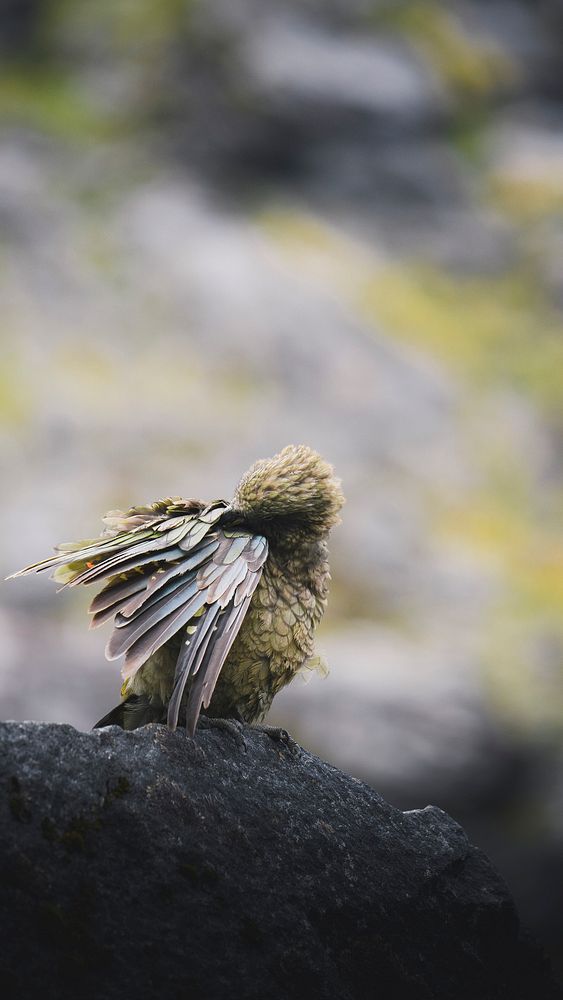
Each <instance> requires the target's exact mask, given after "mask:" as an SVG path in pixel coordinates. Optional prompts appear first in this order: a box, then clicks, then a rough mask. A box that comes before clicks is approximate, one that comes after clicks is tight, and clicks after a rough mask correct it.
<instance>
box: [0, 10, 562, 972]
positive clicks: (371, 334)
mask: <svg viewBox="0 0 563 1000" xmlns="http://www.w3.org/2000/svg"><path fill="white" fill-rule="evenodd" d="M0 15H1V21H2V26H1V31H0V56H1V66H0V129H1V136H2V142H1V146H0V227H1V231H2V244H1V250H0V295H1V300H2V304H1V315H2V324H1V330H0V338H1V358H2V364H1V372H0V458H1V462H2V475H1V483H2V487H3V490H2V498H1V508H0V512H1V517H0V532H1V541H0V560H1V566H0V570H1V575H2V577H3V576H4V575H6V574H7V573H8V572H11V571H13V570H14V569H16V568H19V567H20V566H22V565H23V564H24V563H26V562H30V561H33V560H35V559H36V558H39V557H42V556H46V555H48V554H49V553H50V551H51V548H52V546H53V545H54V543H56V542H58V541H62V540H69V539H74V538H83V537H89V536H92V535H95V534H96V533H97V531H98V530H100V529H101V523H100V521H99V516H100V514H101V513H102V512H104V511H105V510H107V509H109V508H115V507H119V506H129V505H130V504H131V503H144V502H148V501H152V500H153V499H156V498H157V497H161V496H169V495H170V494H180V495H184V496H188V497H189V496H194V495H195V496H202V497H204V498H207V499H211V498H214V497H216V496H227V497H228V496H230V494H231V491H232V489H233V487H234V485H235V483H236V481H237V479H238V477H239V476H240V474H241V473H242V472H243V471H244V470H245V468H246V467H247V466H248V465H249V464H250V463H251V462H252V461H253V460H254V459H256V458H258V457H264V456H268V455H270V454H272V453H274V452H275V451H277V450H278V449H279V448H280V447H282V446H283V445H285V444H287V443H289V442H295V443H300V442H305V443H307V444H310V445H312V446H314V447H315V448H317V449H318V450H319V451H321V452H322V454H323V455H325V456H326V457H327V458H328V459H330V460H331V461H332V462H333V463H334V465H335V466H336V469H337V471H338V473H339V474H340V475H341V476H342V479H343V482H344V489H345V493H346V496H347V498H348V503H347V506H346V508H345V510H344V519H343V523H342V525H341V527H339V528H338V529H337V530H336V531H335V532H334V536H333V540H332V546H331V549H332V566H333V587H332V594H331V601H330V608H329V612H328V613H327V615H326V619H325V622H324V624H323V626H322V630H321V632H320V635H319V647H320V649H321V651H322V652H323V653H324V654H325V656H326V658H327V660H328V663H329V665H330V670H331V673H330V676H329V678H328V679H326V680H322V679H320V678H319V677H316V676H315V677H312V678H311V680H310V682H309V683H308V684H306V685H305V684H303V683H302V682H301V681H300V680H299V679H297V680H296V681H295V682H294V684H293V685H292V686H291V687H290V688H289V689H288V690H287V691H286V692H284V693H283V694H282V695H280V696H279V697H278V699H277V701H276V704H275V707H274V710H273V711H272V714H271V719H272V721H275V722H276V723H279V724H283V725H284V726H287V727H288V728H289V729H290V730H291V731H292V732H293V733H294V735H295V736H296V737H297V738H298V739H299V740H301V741H302V742H303V743H304V744H305V746H307V747H309V748H311V749H312V750H314V751H315V752H316V753H318V754H320V755H321V756H322V757H324V758H326V759H328V760H330V761H332V762H334V763H335V764H336V765H338V766H340V767H342V768H344V769H345V770H346V771H348V772H350V773H352V774H354V775H359V776H360V777H362V778H364V779H365V780H366V781H368V782H370V783H371V784H372V785H373V786H374V787H375V788H377V789H378V790H379V791H380V792H381V793H383V794H384V795H385V796H386V797H387V798H388V799H389V800H390V801H391V802H393V803H395V804H397V805H399V806H401V807H402V808H415V807H418V806H424V805H426V804H427V803H429V802H432V803H436V804H438V805H440V806H441V807H443V808H444V809H447V810H448V811H450V812H451V813H452V814H453V815H454V816H455V817H456V818H457V819H458V820H459V821H460V822H461V823H463V824H464V826H465V827H466V829H467V830H468V832H469V834H470V836H471V837H472V838H473V839H474V841H475V842H476V843H477V844H478V845H479V846H481V847H482V848H483V849H484V850H485V851H486V852H487V853H488V854H489V855H490V857H491V858H492V859H493V860H494V862H495V863H496V865H497V866H498V867H499V869H500V870H501V872H502V873H503V874H504V875H505V877H506V879H507V881H508V883H509V885H510V886H511V888H512V891H513V892H514V894H515V896H516V899H517V902H518V904H519V907H520V911H521V913H522V916H523V918H524V920H525V922H526V923H527V924H528V926H529V927H530V928H531V929H532V931H533V932H534V933H535V934H536V935H537V936H538V937H539V938H540V940H541V941H543V943H544V945H545V947H546V948H547V949H548V951H549V952H550V953H551V955H552V957H553V958H554V960H555V962H556V963H558V964H559V969H560V971H561V970H563V947H562V946H563V662H562V652H563V619H562V611H563V575H562V564H563V541H562V534H561V532H560V528H561V525H562V518H561V515H562V512H563V479H562V466H561V443H562V432H563V409H562V397H563V349H562V337H563V266H562V265H563V129H562V125H563V74H562V73H561V66H562V59H563V5H562V4H561V3H560V2H558V0H551V2H550V0H544V2H543V3H538V2H535V3H532V2H529V3H526V2H524V0H521V2H518V0H513V2H508V0H498V2H497V0H483V2H477V0H471V2H470V0H467V2H457V0H452V2H450V3H449V4H448V5H444V4H441V3H438V2H434V0H403V2H401V0H388V2H385V0H324V2H321V0H300V2H297V0H205V2H204V0H200V2H197V0H117V2H116V0H97V2H96V3H88V2H86V0H2V2H1V4H0ZM91 596H92V595H91V593H90V592H89V591H87V590H85V591H84V592H83V593H81V592H77V591H67V592H65V594H64V596H61V597H59V598H58V599H57V597H56V595H55V588H54V586H53V585H52V584H49V583H48V582H47V581H46V580H45V579H44V578H40V579H35V578H33V579H26V580H25V581H17V582H14V583H10V584H9V585H8V584H6V585H3V586H2V587H1V588H0V623H1V629H2V642H1V645H0V694H1V702H2V707H1V715H2V717H4V718H12V719H43V720H52V721H57V722H70V723H72V724H73V725H75V726H77V727H78V728H83V729H88V728H89V727H90V726H91V725H92V723H93V722H94V721H95V720H96V719H97V718H98V717H99V716H100V715H102V714H103V713H104V712H106V711H107V710H108V709H109V708H111V707H112V706H113V705H114V704H115V703H116V701H117V699H118V697H119V687H120V680H119V676H118V675H117V672H116V664H115V663H113V664H109V663H107V662H106V661H105V660H104V656H103V647H104V644H105V641H106V638H107V635H106V634H105V630H101V631H99V632H88V631H87V628H86V625H87V618H86V614H85V611H86V606H87V604H88V602H89V600H90V598H91Z"/></svg>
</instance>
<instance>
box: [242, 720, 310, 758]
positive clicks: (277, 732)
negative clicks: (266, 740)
mask: <svg viewBox="0 0 563 1000" xmlns="http://www.w3.org/2000/svg"><path fill="white" fill-rule="evenodd" d="M252 728H253V729H255V730H257V731H258V732H259V733H266V736H269V737H270V739H271V740H275V742H276V743H281V744H282V746H283V747H284V749H285V750H288V751H289V753H290V754H291V756H292V757H298V756H299V754H300V753H301V747H300V746H299V743H297V742H296V741H295V740H294V739H293V736H290V735H289V733H288V731H287V729H282V728H280V727H279V726H253V727H252Z"/></svg>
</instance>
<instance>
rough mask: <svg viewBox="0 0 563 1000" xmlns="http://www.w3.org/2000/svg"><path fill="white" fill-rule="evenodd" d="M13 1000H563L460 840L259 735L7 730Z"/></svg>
mask: <svg viewBox="0 0 563 1000" xmlns="http://www.w3.org/2000/svg"><path fill="white" fill-rule="evenodd" d="M0 735H1V742H0V765H1V771H2V778H1V781H2V790H3V795H2V803H1V807H0V808H1V814H0V829H1V837H2V858H1V878H2V893H1V896H0V898H1V908H2V928H1V934H2V944H3V947H2V956H1V966H0V974H1V977H2V983H3V986H4V996H8V995H14V996H18V997H26V996H31V995H34V996H35V995H36V994H37V993H39V992H40V993H41V996H43V997H53V998H54V997H56V998H57V1000H62V998H65V997H73V998H74V997H76V996H80V997H83V998H90V997H92V998H93V997H103V998H104V1000H110V998H112V997H116V998H117V997H120V998H121V997H124V996H131V997H135V998H144V997H147V998H148V997H154V996H158V997H163V998H167V997H174V998H176V997H180V996H182V997H190V998H194V997H205V998H206V1000H213V998H223V997H225V998H239V997H240V998H244V1000H252V998H259V997H260V998H262V997H265V996H267V997H269V998H272V1000H275V998H286V997H287V998H290V997H291V998H296V997H297V998H298V997H301V996H307V997H310V998H315V997H318V998H339V1000H340V998H342V1000H344V998H356V997H357V998H362V1000H364V998H367V997H372V996H374V997H375V996H377V997H378V998H381V1000H382V998H390V1000H397V998H399V1000H400V998H403V997H405V998H416V1000H422V998H428V1000H430V998H442V997H443V998H444V1000H445V998H447V1000H452V998H453V997H455V998H456V1000H464V998H467V1000H469V998H471V1000H473V998H476V997H479V998H480V1000H487V998H491V1000H492V998H495V1000H500V998H504V997H506V998H507V1000H508V998H510V1000H513V998H515V997H518V998H519V1000H525V998H527V997H530V998H531V997H534V1000H539V998H548V997H554V996H556V995H557V994H556V990H555V987H554V986H553V985H552V984H551V980H550V974H549V971H548V969H547V967H546V965H545V963H544V961H543V959H542V958H541V956H540V955H539V953H538V952H537V951H536V949H535V946H534V945H532V944H530V943H529V942H528V941H526V940H525V939H523V938H522V936H521V933H520V929H519V923H518V918H517V915H516V911H515V908H514V904H513V902H512V900H511V897H510V895H509V893H508V891H507V889H506V887H505V885H504V883H503V882H502V880H501V879H500V877H499V876H498V875H497V874H496V872H495V871H494V869H493V868H492V866H491V864H490V862H489V861H488V860H487V858H486V857H485V856H484V855H483V854H482V853H481V852H480V851H479V850H478V849H476V848H475V847H473V846H472V845H471V844H470V843H469V842H468V840H467V837H466V835H465V833H464V831H463V830H462V828H461V827H460V826H458V825H457V824H456V823H455V822H454V821H453V820H452V819H450V818H449V817H448V816H447V815H446V814H445V813H443V812H441V810H439V809H437V808H435V807H427V808H426V809H422V810H417V811H414V812H406V813H403V812H401V811H399V810H398V809H395V808H393V807H392V806H390V805H388V804H387V803H386V802H385V801H384V800H383V799H382V798H381V797H380V796H379V795H378V794H377V793H376V792H375V791H373V790H372V789H370V788H368V787H367V786H366V785H364V784H363V783H361V782H360V781H358V780H357V779H353V778H350V777H348V776H346V775H344V774H342V773H341V772H339V771H337V770H335V769H334V768H332V767H330V766H329V765H328V764H325V763H323V762H322V761H320V760H318V759H317V758H315V757H313V756H312V755H310V754H308V753H306V752H300V753H299V754H298V755H297V756H294V755H292V753H291V752H290V750H289V749H288V748H286V747H285V745H284V744H277V743H274V742H273V741H272V740H271V739H270V738H269V737H268V736H266V735H265V734H261V733H258V732H255V731H252V730H250V729H246V730H245V731H244V738H245V741H246V749H245V748H243V747H242V746H240V745H239V744H238V743H237V741H236V740H235V739H234V738H233V737H232V735H231V734H229V733H226V732H218V731H217V730H204V731H203V732H201V733H200V734H199V735H198V738H197V740H196V741H195V742H194V741H189V740H187V739H186V738H185V736H184V734H183V733H182V732H178V733H170V732H169V731H168V730H167V729H165V728H164V727H160V726H148V727H146V728H145V729H143V730H141V731H138V732H135V733H129V734H126V733H123V732H122V731H121V730H118V729H115V728H111V729H106V730H101V731H97V732H94V733H89V734H85V733H79V732H77V731H76V730H74V729H73V728H72V727H70V726H66V725H65V726H58V725H49V724H45V723H4V724H2V725H1V726H0Z"/></svg>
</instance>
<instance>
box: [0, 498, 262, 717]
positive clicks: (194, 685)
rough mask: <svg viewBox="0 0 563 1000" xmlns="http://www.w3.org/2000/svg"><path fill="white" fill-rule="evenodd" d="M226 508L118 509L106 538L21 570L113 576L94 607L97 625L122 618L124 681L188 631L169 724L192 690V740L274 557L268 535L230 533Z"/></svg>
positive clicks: (116, 631)
mask: <svg viewBox="0 0 563 1000" xmlns="http://www.w3.org/2000/svg"><path fill="white" fill-rule="evenodd" d="M227 508H228V505H227V504H226V503H225V501H214V502H213V503H211V504H209V505H208V506H207V507H205V508H204V506H203V504H201V503H199V501H190V500H188V501H186V500H181V499H179V498H177V497H175V498H171V499H169V500H163V501H157V502H156V503H154V504H152V505H151V506H150V507H132V508H130V510H129V511H126V512H123V511H110V513H109V514H107V515H106V517H105V518H104V521H105V523H106V533H105V534H104V535H102V536H101V537H100V538H98V539H94V540H91V541H87V542H77V543H68V544H65V545H61V546H59V548H58V550H57V552H56V554H55V555H54V556H51V557H49V558H48V559H44V560H43V561H41V562H38V563H34V564H33V565H31V566H27V567H26V568H25V569H23V570H20V571H19V573H15V574H13V575H14V576H22V575H24V574H26V573H32V572H37V573H39V572H42V571H44V570H47V569H50V570H54V574H53V578H54V579H56V580H58V581H59V582H61V583H63V584H64V586H71V587H74V586H77V585H78V584H90V583H94V582H96V581H98V580H107V582H106V583H105V586H104V587H103V589H102V590H101V591H100V593H99V594H98V595H97V596H96V597H95V598H94V600H93V601H92V603H91V605H90V609H89V610H90V612H91V613H92V615H93V617H92V622H91V627H96V626H98V625H101V624H102V623H103V622H105V621H107V620H108V619H111V618H113V620H114V628H113V631H112V633H111V636H110V639H109V642H108V644H107V648H106V656H107V657H108V659H115V658H117V657H118V656H122V655H123V654H125V662H124V668H123V676H124V677H125V678H128V677H131V676H132V675H133V674H134V673H135V672H136V671H137V670H138V669H139V667H141V666H142V664H143V663H145V662H146V660H147V659H148V658H149V657H150V656H151V655H152V654H153V653H154V652H155V651H156V650H158V649H159V648H160V647H161V646H163V645H164V644H165V643H167V642H168V641H169V640H170V639H171V638H172V637H173V636H175V635H176V634H177V633H178V632H180V631H182V630H185V631H186V640H185V641H184V642H182V644H181V647H180V652H179V655H178V659H177V663H176V671H175V678H174V689H173V692H172V696H171V699H170V704H169V709H168V724H169V726H170V727H171V728H172V729H174V728H175V727H176V725H177V722H178V715H179V711H180V706H181V702H182V699H183V697H184V694H185V691H186V689H187V690H188V702H187V715H186V726H187V730H188V732H189V733H190V735H193V733H194V731H195V727H196V725H197V719H198V717H199V713H200V710H201V707H202V705H203V706H204V707H207V706H208V705H209V702H210V699H211V696H212V694H213V690H214V688H215V685H216V683H217V678H218V677H219V674H220V671H221V669H222V667H223V664H224V662H225V660H226V658H227V656H228V653H229V650H230V649H231V646H232V644H233V642H234V641H235V638H236V636H237V634H238V630H239V629H240V626H241V624H242V621H243V619H244V616H245V614H246V612H247V610H248V606H249V603H250V600H251V598H252V595H253V593H254V590H255V588H256V586H257V585H258V581H259V579H260V576H261V574H262V567H263V565H264V562H265V560H266V558H267V555H268V545H267V541H266V539H265V538H264V537H263V536H261V535H254V534H252V533H250V532H249V531H244V530H241V531H232V530H228V529H227V530H223V528H222V527H221V517H222V515H223V513H224V512H225V510H226V509H227ZM108 578H109V579H108Z"/></svg>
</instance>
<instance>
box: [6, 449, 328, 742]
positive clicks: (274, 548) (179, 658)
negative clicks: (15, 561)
mask: <svg viewBox="0 0 563 1000" xmlns="http://www.w3.org/2000/svg"><path fill="white" fill-rule="evenodd" d="M343 503H344V496H343V493H342V487H341V483H340V480H339V479H337V478H336V476H335V473H334V470H333V468H332V466H331V465H330V464H329V463H328V462H326V461H325V460H324V459H323V458H321V456H320V455H319V454H318V453H317V452H316V451H314V450H313V449H311V448H310V447H308V446H307V445H288V446H287V447H285V448H283V449H282V451H280V452H279V453H278V454H276V455H274V456H273V457H272V458H268V459H259V460H258V461H257V462H255V463H254V464H253V465H252V466H251V468H250V469H249V470H248V471H247V472H246V473H245V474H244V475H243V476H242V478H241V480H240V482H239V483H238V485H237V487H236V489H235V491H234V494H233V498H232V499H231V500H230V501H227V500H213V501H211V502H210V503H205V502H203V501H201V500H194V499H183V498H181V497H169V498H167V499H164V500H157V501H155V502H154V503H152V504H150V505H148V506H139V507H130V508H129V509H128V510H126V511H121V510H114V511H110V512H109V513H108V514H106V515H105V516H104V517H103V518H102V521H103V523H104V525H105V528H104V530H103V531H102V534H101V535H100V536H99V537H98V538H94V539H88V540H86V541H80V542H70V543H63V544H61V545H58V546H57V547H56V548H55V553H56V554H55V555H54V556H51V557H49V558H47V559H43V560H42V561H40V562H37V563H33V564H32V565H30V566H26V567H25V568H24V569H22V570H19V571H18V572H16V573H13V574H12V576H11V577H9V578H8V579H12V578H14V577H20V576H25V575H27V574H30V573H41V572H43V571H46V570H52V576H51V578H52V579H53V580H55V581H56V582H57V583H60V584H62V587H61V589H64V588H66V587H75V586H78V585H80V584H94V583H98V582H99V581H104V586H103V588H102V589H101V590H100V592H99V593H98V594H97V595H96V596H95V597H94V599H93V600H92V602H91V604H90V607H89V609H88V610H89V612H90V614H91V615H92V619H91V623H90V627H91V628H97V627H98V626H99V625H103V624H104V623H105V622H107V621H109V620H112V621H113V630H112V632H111V635H110V637H109V641H108V643H107V646H106V657H107V659H108V660H115V659H118V658H119V657H121V656H124V662H123V667H122V677H123V685H122V688H121V701H120V703H119V704H118V705H117V706H116V707H115V708H114V709H113V710H112V711H110V712H109V713H108V714H107V715H105V716H104V717H103V718H102V719H100V720H99V722H97V723H96V725H95V726H94V728H100V727H104V726H109V725H118V726H121V728H122V729H125V730H133V729H137V728H139V727H140V726H143V725H145V724H147V723H151V722H156V723H166V724H167V725H168V727H169V728H170V729H171V730H175V729H176V728H177V726H178V725H179V724H183V725H184V726H185V729H186V732H187V734H188V736H190V737H193V736H194V734H195V731H196V726H197V724H198V719H199V718H200V714H201V715H202V718H203V717H205V718H206V720H209V721H212V720H216V721H217V723H218V724H221V722H222V720H227V722H226V723H225V724H228V720H231V722H232V724H235V723H236V724H237V725H238V726H239V727H240V726H241V725H244V724H251V725H252V724H259V723H261V722H262V721H263V720H264V718H265V717H266V715H267V713H268V710H269V708H270V705H271V703H272V700H273V698H274V696H275V695H276V694H277V692H278V691H280V690H281V689H282V688H283V687H284V686H285V685H286V684H288V683H289V682H290V681H291V680H292V678H293V677H294V676H295V675H296V674H297V673H299V672H302V671H306V670H307V669H313V668H315V667H318V666H319V663H321V665H322V661H320V658H319V657H317V656H316V655H315V650H314V632H315V629H316V626H317V625H318V623H319V621H320V620H321V618H322V615H323V613H324V611H325V608H326V604H327V597H328V589H329V580H330V572H329V563H328V547H327V538H328V535H329V532H330V530H331V529H332V528H333V527H334V526H335V525H336V524H338V523H339V521H340V516H339V513H340V510H341V508H342V505H343ZM263 728H264V729H268V728H269V727H263Z"/></svg>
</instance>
